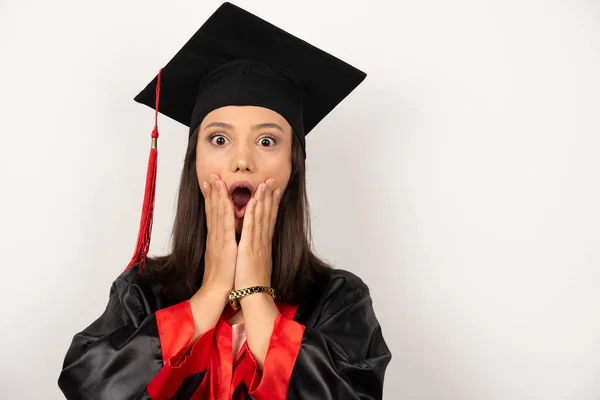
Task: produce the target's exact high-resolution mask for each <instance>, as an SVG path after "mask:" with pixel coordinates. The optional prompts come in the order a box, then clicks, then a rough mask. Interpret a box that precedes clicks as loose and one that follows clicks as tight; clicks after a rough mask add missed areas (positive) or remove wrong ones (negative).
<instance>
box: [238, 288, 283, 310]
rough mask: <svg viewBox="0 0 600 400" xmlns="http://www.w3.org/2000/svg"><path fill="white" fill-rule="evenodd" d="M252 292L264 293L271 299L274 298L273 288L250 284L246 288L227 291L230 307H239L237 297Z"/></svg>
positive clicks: (239, 297)
mask: <svg viewBox="0 0 600 400" xmlns="http://www.w3.org/2000/svg"><path fill="white" fill-rule="evenodd" d="M253 293H266V294H268V295H269V296H271V297H272V298H273V299H275V289H273V288H271V287H268V286H252V287H249V288H246V289H238V290H235V289H231V291H230V292H229V304H230V305H231V308H233V309H234V310H237V309H238V308H240V301H239V299H241V298H242V297H245V296H248V295H250V294H253Z"/></svg>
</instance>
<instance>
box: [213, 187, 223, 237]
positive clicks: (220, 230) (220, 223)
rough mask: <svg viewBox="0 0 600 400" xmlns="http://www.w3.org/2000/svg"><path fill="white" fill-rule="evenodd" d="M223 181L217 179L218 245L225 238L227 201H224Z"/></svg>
mask: <svg viewBox="0 0 600 400" xmlns="http://www.w3.org/2000/svg"><path fill="white" fill-rule="evenodd" d="M223 186H224V184H223V182H222V181H217V187H218V191H219V192H218V208H219V212H218V213H217V223H216V229H215V231H216V234H217V243H218V246H221V245H222V243H223V239H224V232H223V231H224V228H223V226H224V224H225V202H224V200H225V199H224V198H223V190H224V189H223Z"/></svg>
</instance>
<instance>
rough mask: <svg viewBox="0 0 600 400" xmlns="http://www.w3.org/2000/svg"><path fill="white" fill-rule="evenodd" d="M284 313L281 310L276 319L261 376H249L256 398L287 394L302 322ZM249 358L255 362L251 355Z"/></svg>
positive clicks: (272, 398) (263, 399)
mask: <svg viewBox="0 0 600 400" xmlns="http://www.w3.org/2000/svg"><path fill="white" fill-rule="evenodd" d="M286 314H287V313H281V315H279V316H277V319H276V320H275V325H274V327H273V334H272V335H271V341H270V342H269V349H268V350H267V355H266V357H265V363H264V369H263V373H262V377H261V376H260V374H259V373H255V374H254V375H253V377H252V382H251V385H250V386H249V389H250V390H249V393H250V395H251V396H252V397H254V398H255V399H256V400H267V399H268V400H279V399H281V400H284V399H285V398H286V397H287V392H288V388H289V385H290V379H291V377H292V370H293V369H294V364H295V363H296V358H297V357H298V352H299V351H300V346H301V344H302V337H303V335H304V325H302V324H300V323H298V322H296V321H294V320H293V319H292V318H290V317H289V316H288V315H286ZM251 359H252V361H253V362H254V363H256V360H254V358H253V357H252V358H251ZM256 370H258V368H256Z"/></svg>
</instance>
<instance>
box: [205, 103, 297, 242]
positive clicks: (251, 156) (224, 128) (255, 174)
mask: <svg viewBox="0 0 600 400" xmlns="http://www.w3.org/2000/svg"><path fill="white" fill-rule="evenodd" d="M291 154H292V128H291V126H290V124H289V123H288V122H287V121H286V120H285V118H283V117H282V116H281V115H279V114H278V113H276V112H275V111H272V110H269V109H268V108H263V107H255V106H227V107H222V108H219V109H216V110H214V111H212V112H210V113H209V114H208V115H207V116H206V117H205V118H204V120H203V121H202V123H201V124H200V130H199V131H198V145H197V147H196V171H197V174H198V183H199V185H202V182H207V183H210V175H217V176H218V177H220V178H221V180H223V181H224V182H225V183H226V184H227V190H228V191H229V198H230V200H232V192H231V189H232V185H234V183H236V182H240V181H246V182H247V183H249V184H250V185H251V187H252V195H254V191H255V190H256V189H257V188H258V185H259V184H261V183H263V182H265V181H266V180H267V179H273V180H274V186H273V188H274V189H275V188H281V191H282V194H283V191H284V190H285V188H286V187H287V184H288V181H289V179H290V174H291V171H292V157H291ZM248 195H249V193H248V192H247V191H246V193H244V191H243V190H241V191H240V190H238V191H236V193H235V198H236V201H238V202H239V199H242V201H243V199H244V198H246V197H248ZM242 204H243V203H242ZM236 214H237V215H236ZM234 215H236V216H235V231H236V232H237V233H241V231H242V222H243V215H242V213H240V211H239V210H237V209H236V207H235V206H234Z"/></svg>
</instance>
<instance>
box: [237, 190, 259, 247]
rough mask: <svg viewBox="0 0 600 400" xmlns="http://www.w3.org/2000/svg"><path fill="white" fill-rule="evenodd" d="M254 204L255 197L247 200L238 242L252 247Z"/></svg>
mask: <svg viewBox="0 0 600 400" xmlns="http://www.w3.org/2000/svg"><path fill="white" fill-rule="evenodd" d="M255 206H256V198H251V199H250V201H249V202H248V206H247V208H246V212H245V213H244V222H243V223H242V237H241V238H240V244H241V243H244V245H246V246H248V247H249V248H252V246H253V245H254V208H255Z"/></svg>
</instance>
